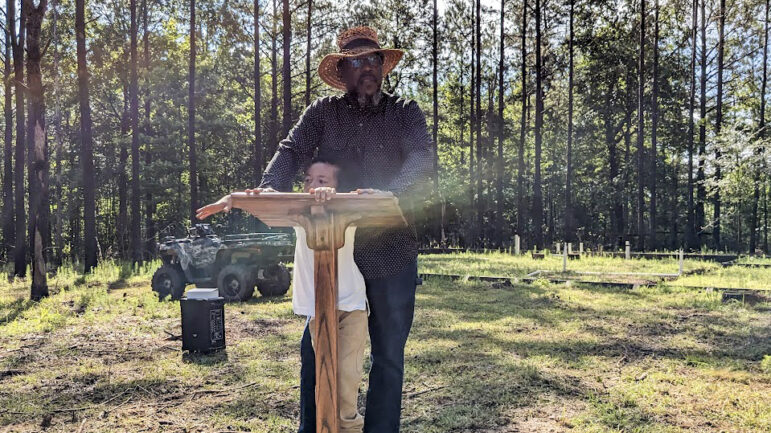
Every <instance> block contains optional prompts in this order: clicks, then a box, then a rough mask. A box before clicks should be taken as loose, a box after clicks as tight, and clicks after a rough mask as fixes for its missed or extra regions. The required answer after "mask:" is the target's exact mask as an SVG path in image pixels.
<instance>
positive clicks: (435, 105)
mask: <svg viewBox="0 0 771 433" xmlns="http://www.w3.org/2000/svg"><path fill="white" fill-rule="evenodd" d="M437 15H438V13H437V8H436V0H434V14H433V19H432V20H431V29H432V43H431V77H432V81H431V83H432V88H431V102H432V104H431V106H432V109H433V111H432V113H433V114H432V125H431V137H432V139H433V142H434V173H433V175H434V196H438V195H439V146H438V143H437V135H438V131H439V98H438V88H437V87H438V83H437V77H436V71H437V66H438V65H437V63H438V62H437V52H438V50H437V31H436V30H437V29H436V25H437V23H436V22H437Z"/></svg>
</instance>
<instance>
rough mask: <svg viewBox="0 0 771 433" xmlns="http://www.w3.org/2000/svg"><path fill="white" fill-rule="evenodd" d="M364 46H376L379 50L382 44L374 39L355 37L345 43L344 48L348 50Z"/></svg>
mask: <svg viewBox="0 0 771 433" xmlns="http://www.w3.org/2000/svg"><path fill="white" fill-rule="evenodd" d="M362 47H366V48H376V49H378V50H379V49H380V44H378V43H377V42H375V41H373V40H372V39H365V38H358V39H354V40H352V41H350V42H348V43H347V44H345V45H344V46H343V47H342V50H344V51H347V50H353V49H356V48H362Z"/></svg>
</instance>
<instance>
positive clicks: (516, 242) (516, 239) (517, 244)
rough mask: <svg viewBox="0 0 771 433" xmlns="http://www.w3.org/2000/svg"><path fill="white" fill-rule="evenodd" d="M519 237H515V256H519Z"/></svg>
mask: <svg viewBox="0 0 771 433" xmlns="http://www.w3.org/2000/svg"><path fill="white" fill-rule="evenodd" d="M519 247H520V246H519V235H514V254H515V255H517V256H518V255H519Z"/></svg>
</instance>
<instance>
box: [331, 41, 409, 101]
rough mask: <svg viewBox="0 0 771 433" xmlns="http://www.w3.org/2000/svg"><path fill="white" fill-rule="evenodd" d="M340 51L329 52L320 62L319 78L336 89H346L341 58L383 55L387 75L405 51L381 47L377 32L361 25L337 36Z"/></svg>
mask: <svg viewBox="0 0 771 433" xmlns="http://www.w3.org/2000/svg"><path fill="white" fill-rule="evenodd" d="M337 46H338V47H339V49H340V52H339V53H332V54H327V55H326V56H324V58H323V59H321V63H319V78H321V80H322V81H324V82H325V83H327V84H329V85H330V86H332V87H334V88H335V89H340V90H346V88H345V83H344V82H343V78H342V77H341V75H340V71H339V70H338V69H337V65H338V63H339V62H340V60H341V59H344V58H348V57H359V56H364V55H367V54H370V53H380V54H382V55H383V75H384V76H385V75H387V74H388V73H389V72H391V70H393V68H394V67H395V66H396V64H397V63H399V60H401V58H402V55H404V51H402V50H396V49H389V48H380V43H378V40H377V32H376V31H375V30H373V29H371V28H370V27H367V26H361V27H354V28H352V29H348V30H345V31H343V32H342V33H340V36H338V37H337Z"/></svg>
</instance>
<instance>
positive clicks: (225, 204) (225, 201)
mask: <svg viewBox="0 0 771 433" xmlns="http://www.w3.org/2000/svg"><path fill="white" fill-rule="evenodd" d="M275 191H276V190H274V189H273V188H254V189H247V190H245V192H246V193H247V194H254V195H257V194H259V193H261V192H275ZM232 208H233V200H231V198H230V194H228V195H226V196H224V197H222V198H221V199H219V200H217V201H216V202H214V203H212V204H207V205H206V206H204V207H202V208H200V209H198V210H196V211H195V217H196V218H198V219H199V220H204V219H206V218H209V217H210V216H212V215H214V214H216V213H220V212H230V209H232Z"/></svg>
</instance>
